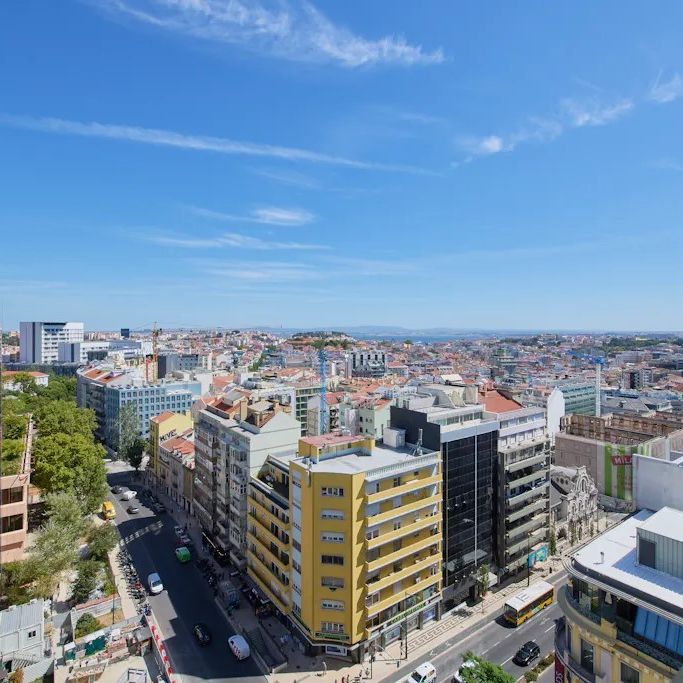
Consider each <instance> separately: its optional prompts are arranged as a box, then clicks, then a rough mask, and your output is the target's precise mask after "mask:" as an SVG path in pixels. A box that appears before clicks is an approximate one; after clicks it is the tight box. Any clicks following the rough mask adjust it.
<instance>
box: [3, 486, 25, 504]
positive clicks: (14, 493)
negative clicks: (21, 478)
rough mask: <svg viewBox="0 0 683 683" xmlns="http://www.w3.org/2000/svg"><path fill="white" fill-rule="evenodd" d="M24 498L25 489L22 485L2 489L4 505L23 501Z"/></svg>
mask: <svg viewBox="0 0 683 683" xmlns="http://www.w3.org/2000/svg"><path fill="white" fill-rule="evenodd" d="M23 499H24V489H23V487H21V486H15V487H13V488H11V489H3V490H2V499H1V501H0V502H2V504H3V505H10V504H11V503H21V501H22V500H23Z"/></svg>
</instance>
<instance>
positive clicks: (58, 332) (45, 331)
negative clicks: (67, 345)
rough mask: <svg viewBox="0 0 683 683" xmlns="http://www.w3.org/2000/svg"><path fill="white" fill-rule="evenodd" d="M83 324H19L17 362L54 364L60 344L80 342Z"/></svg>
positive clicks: (57, 357)
mask: <svg viewBox="0 0 683 683" xmlns="http://www.w3.org/2000/svg"><path fill="white" fill-rule="evenodd" d="M83 334H84V331H83V323H75V322H22V323H19V360H20V361H21V362H22V363H56V362H57V361H58V360H59V345H60V344H61V343H62V342H82V341H83Z"/></svg>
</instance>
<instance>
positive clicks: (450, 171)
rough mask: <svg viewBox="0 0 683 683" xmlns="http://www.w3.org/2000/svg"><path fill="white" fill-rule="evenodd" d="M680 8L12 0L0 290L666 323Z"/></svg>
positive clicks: (533, 324) (346, 317) (195, 310)
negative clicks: (47, 0) (17, 0)
mask: <svg viewBox="0 0 683 683" xmlns="http://www.w3.org/2000/svg"><path fill="white" fill-rule="evenodd" d="M682 29H683V4H681V3H679V2H675V1H670V2H663V3H660V4H658V6H657V11H653V10H652V8H650V7H649V6H646V5H644V4H643V3H642V2H635V1H634V2H628V1H627V2H624V1H623V0H622V1H620V2H616V1H614V2H609V1H608V2H601V3H592V4H589V3H582V4H580V5H577V4H576V3H565V4H564V5H558V4H557V3H548V2H542V1H538V2H527V3H523V4H519V3H509V2H502V1H501V2H489V3H486V2H482V3H464V2H451V1H443V2H437V1H434V2H430V3H415V2H403V1H397V0H373V2H371V3H358V2H321V1H320V0H317V1H315V0H314V3H309V2H306V1H305V0H304V1H301V0H287V2H284V1H282V2H279V1H272V2H268V1H266V0H263V1H262V2H249V1H248V0H85V1H82V2H81V1H77V0H63V1H62V2H49V3H46V2H42V1H40V0H22V2H13V3H2V6H1V7H0V93H1V96H0V159H1V162H2V163H0V187H1V188H2V202H0V233H1V236H2V241H1V242H0V302H1V305H2V309H3V310H2V317H3V319H4V324H5V327H11V326H14V325H16V323H17V322H18V321H19V320H22V319H29V320H30V319H38V320H39V319H69V320H83V321H84V322H85V323H86V327H87V328H89V329H97V328H110V329H114V328H117V327H119V326H130V327H138V326H140V327H141V326H148V325H149V324H150V323H151V322H153V321H155V320H157V321H159V323H160V324H161V325H162V326H167V327H168V326H175V325H226V326H246V325H275V326H278V325H284V326H311V327H313V326H318V325H320V326H322V325H356V324H363V325H366V324H392V325H403V326H406V327H424V326H451V327H467V328H472V327H477V328H515V329H524V328H563V329H567V328H574V329H576V328H581V329H657V330H670V329H676V328H681V323H680V312H681V300H682V298H683V296H682V295H683V279H682V278H681V267H680V259H681V247H682V246H683V229H682V228H681V222H682V221H683V135H682V133H683V42H682V41H681V40H680V36H681V31H682Z"/></svg>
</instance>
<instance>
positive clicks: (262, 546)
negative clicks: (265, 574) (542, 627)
mask: <svg viewBox="0 0 683 683" xmlns="http://www.w3.org/2000/svg"><path fill="white" fill-rule="evenodd" d="M247 538H248V539H249V540H250V541H252V542H253V543H255V545H256V548H257V550H260V552H261V554H262V555H263V556H264V557H267V558H268V560H272V561H273V562H274V563H275V564H276V565H277V566H278V567H279V569H280V571H281V572H282V573H283V574H289V562H286V563H285V562H283V561H282V558H281V557H280V555H278V554H276V553H274V552H273V551H272V550H271V549H270V547H269V546H267V545H266V543H265V542H264V541H263V539H261V538H259V537H258V535H257V534H255V533H254V532H253V531H252V530H251V529H250V530H249V531H248V532H247ZM263 562H264V564H265V560H264V561H263Z"/></svg>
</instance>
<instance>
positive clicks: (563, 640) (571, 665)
mask: <svg viewBox="0 0 683 683" xmlns="http://www.w3.org/2000/svg"><path fill="white" fill-rule="evenodd" d="M555 656H556V657H558V658H559V659H560V660H561V661H562V662H563V664H564V665H565V666H566V667H567V669H569V671H570V672H571V673H572V675H573V676H575V677H576V678H578V679H579V680H580V681H583V683H595V674H594V673H593V672H592V671H589V670H588V669H584V668H583V667H582V666H581V663H580V662H578V661H577V660H575V659H574V657H572V656H571V654H570V652H569V649H568V648H567V630H566V627H565V623H564V619H562V620H561V621H560V622H559V624H558V626H557V628H556V629H555Z"/></svg>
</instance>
